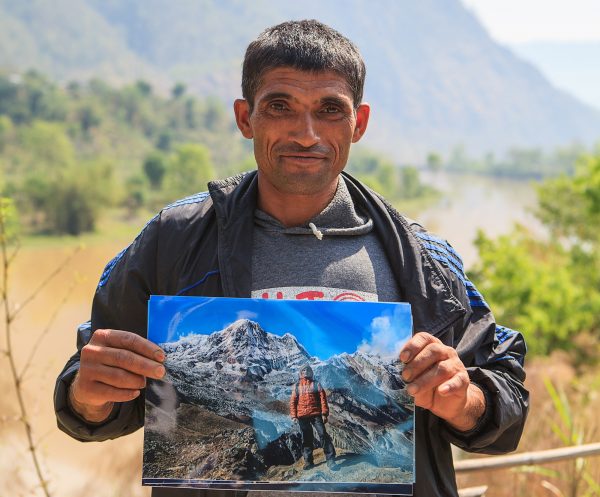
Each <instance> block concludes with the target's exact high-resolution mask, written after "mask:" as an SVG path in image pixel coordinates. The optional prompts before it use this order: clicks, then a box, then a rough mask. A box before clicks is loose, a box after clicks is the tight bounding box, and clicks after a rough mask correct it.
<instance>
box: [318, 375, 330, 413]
mask: <svg viewBox="0 0 600 497" xmlns="http://www.w3.org/2000/svg"><path fill="white" fill-rule="evenodd" d="M318 386H319V397H320V398H321V414H322V415H323V416H329V405H328V404H327V394H326V393H325V389H324V388H323V387H322V386H321V384H320V383H319V384H318Z"/></svg>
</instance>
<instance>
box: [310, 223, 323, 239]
mask: <svg viewBox="0 0 600 497" xmlns="http://www.w3.org/2000/svg"><path fill="white" fill-rule="evenodd" d="M308 227H309V228H310V229H311V230H312V232H313V235H315V236H316V237H317V240H323V233H321V232H320V231H319V229H318V228H317V227H316V226H315V223H308Z"/></svg>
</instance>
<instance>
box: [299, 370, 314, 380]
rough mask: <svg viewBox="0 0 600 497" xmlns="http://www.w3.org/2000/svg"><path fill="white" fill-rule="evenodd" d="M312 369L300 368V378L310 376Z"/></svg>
mask: <svg viewBox="0 0 600 497" xmlns="http://www.w3.org/2000/svg"><path fill="white" fill-rule="evenodd" d="M311 377H312V371H309V370H308V369H307V368H302V369H301V370H300V378H311Z"/></svg>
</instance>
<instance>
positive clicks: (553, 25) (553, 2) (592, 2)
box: [462, 0, 600, 44]
mask: <svg viewBox="0 0 600 497" xmlns="http://www.w3.org/2000/svg"><path fill="white" fill-rule="evenodd" d="M462 1H463V3H464V4H465V5H466V6H467V7H468V8H469V9H470V10H471V11H474V12H475V13H476V14H477V17H479V19H480V20H481V21H482V23H483V24H484V26H485V27H486V28H487V30H488V31H489V33H490V34H491V35H492V37H493V38H495V39H496V40H498V41H500V42H503V43H508V44H513V43H522V42H528V41H536V40H544V41H547V40H557V41H590V40H600V0H462Z"/></svg>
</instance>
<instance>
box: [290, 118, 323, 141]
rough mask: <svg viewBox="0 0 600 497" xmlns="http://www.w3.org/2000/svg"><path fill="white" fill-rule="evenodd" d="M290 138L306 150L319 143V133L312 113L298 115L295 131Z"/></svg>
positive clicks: (292, 131)
mask: <svg viewBox="0 0 600 497" xmlns="http://www.w3.org/2000/svg"><path fill="white" fill-rule="evenodd" d="M290 138H291V139H292V140H294V141H295V142H296V143H298V144H299V145H302V146H303V147H305V148H308V147H311V146H313V145H316V144H317V143H319V140H320V138H319V132H318V129H317V123H316V119H315V117H314V116H313V115H312V113H310V112H305V113H301V114H299V115H298V118H297V119H296V122H295V124H294V127H293V129H292V130H291V132H290Z"/></svg>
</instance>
